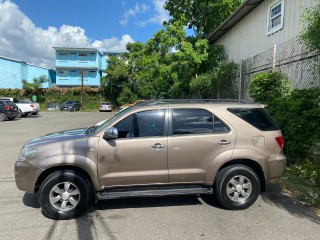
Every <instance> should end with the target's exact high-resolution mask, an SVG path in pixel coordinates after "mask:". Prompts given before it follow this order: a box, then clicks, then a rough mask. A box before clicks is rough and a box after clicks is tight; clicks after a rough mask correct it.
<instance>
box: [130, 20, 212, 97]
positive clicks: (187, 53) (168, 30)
mask: <svg viewBox="0 0 320 240" xmlns="http://www.w3.org/2000/svg"><path fill="white" fill-rule="evenodd" d="M207 49H208V42H207V40H205V39H199V40H197V41H194V42H190V41H189V39H188V38H186V33H185V31H184V24H183V20H181V21H175V22H171V23H170V24H168V23H165V24H164V29H161V30H160V31H158V32H157V33H155V34H154V36H153V38H151V39H149V40H148V41H147V42H146V43H145V44H142V43H131V44H128V46H127V50H128V51H129V53H128V54H127V58H128V63H129V66H130V67H129V68H130V75H131V78H132V79H133V80H134V84H135V87H136V89H135V91H136V93H137V94H138V96H139V97H140V96H142V97H143V98H168V97H187V96H189V95H190V85H189V83H190V80H191V79H192V78H193V77H194V76H196V75H197V74H198V72H199V69H200V66H201V64H202V63H203V62H205V61H206V60H207V58H208V53H207Z"/></svg>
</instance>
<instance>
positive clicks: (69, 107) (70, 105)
mask: <svg viewBox="0 0 320 240" xmlns="http://www.w3.org/2000/svg"><path fill="white" fill-rule="evenodd" d="M81 109H82V106H81V103H80V102H79V101H77V100H68V101H66V102H65V103H64V104H62V106H61V108H60V110H61V111H70V112H75V111H79V110H81Z"/></svg>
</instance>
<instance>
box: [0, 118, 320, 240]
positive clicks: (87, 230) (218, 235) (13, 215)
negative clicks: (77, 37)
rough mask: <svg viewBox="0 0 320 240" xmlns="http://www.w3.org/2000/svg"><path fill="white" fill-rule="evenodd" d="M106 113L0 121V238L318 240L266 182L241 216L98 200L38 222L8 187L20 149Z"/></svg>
mask: <svg viewBox="0 0 320 240" xmlns="http://www.w3.org/2000/svg"><path fill="white" fill-rule="evenodd" d="M112 115H113V114H112V113H98V112H97V113H82V112H74V113H69V112H62V113H61V112H41V114H40V115H38V116H30V117H28V118H24V119H17V120H15V121H5V122H0V146H1V147H0V162H1V167H0V187H1V188H0V191H1V194H0V216H1V217H0V239H44V240H47V239H86V240H90V239H113V240H116V239H252V240H253V239H282V240H283V239H299V240H301V239H308V240H311V239H317V240H318V239H320V218H319V217H318V216H316V215H315V214H313V213H312V211H311V210H310V209H309V208H307V207H304V206H302V205H300V204H298V203H296V202H295V201H294V200H293V199H291V198H290V196H288V195H286V194H285V193H283V192H282V191H281V189H280V188H278V187H277V186H274V185H272V184H268V186H267V192H266V193H262V194H261V196H260V197H259V199H258V200H257V202H256V203H255V204H254V205H253V206H252V207H251V208H249V209H247V210H243V211H227V210H225V209H223V208H221V207H220V206H219V205H218V204H217V203H216V202H215V201H213V199H212V198H211V197H210V196H206V197H196V196H187V197H164V198H136V199H121V200H106V201H101V202H98V203H97V204H96V205H94V206H92V208H91V209H89V210H88V211H87V212H86V213H85V214H84V215H82V216H81V217H80V218H78V219H74V220H67V221H54V220H50V219H48V218H46V217H44V216H43V214H42V213H41V209H40V208H39V204H38V202H37V196H36V195H34V194H28V193H25V192H22V191H20V190H18V189H17V188H16V185H15V180H14V168H13V165H14V162H15V161H16V159H17V157H18V154H19V151H20V149H21V147H22V145H23V144H24V143H25V142H26V141H28V140H30V139H32V138H35V137H38V136H41V135H44V134H47V133H51V132H56V131H59V130H65V129H72V128H78V127H86V126H92V125H94V124H95V123H96V122H99V121H101V120H103V119H107V118H109V117H111V116H112Z"/></svg>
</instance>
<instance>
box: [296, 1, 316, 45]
mask: <svg viewBox="0 0 320 240" xmlns="http://www.w3.org/2000/svg"><path fill="white" fill-rule="evenodd" d="M316 2H317V4H316V5H315V6H314V7H313V8H308V9H306V10H305V12H304V13H303V14H302V21H303V28H302V31H301V34H300V38H301V39H302V40H303V41H304V42H305V44H306V45H307V46H308V47H309V49H311V50H320V37H319V36H320V17H319V16H320V1H319V0H316Z"/></svg>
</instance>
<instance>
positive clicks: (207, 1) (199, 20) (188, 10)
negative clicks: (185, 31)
mask: <svg viewBox="0 0 320 240" xmlns="http://www.w3.org/2000/svg"><path fill="white" fill-rule="evenodd" d="M242 2H243V0H219V1H212V0H184V1H181V0H167V1H166V3H165V5H164V8H165V9H166V10H168V11H169V12H170V15H171V16H172V20H170V21H177V20H181V19H182V20H183V23H184V25H185V26H188V28H189V29H193V30H194V32H195V34H196V36H199V37H200V38H203V37H205V36H207V35H208V34H209V33H211V32H212V31H213V30H214V29H215V28H217V27H218V26H219V25H220V24H221V23H222V22H223V21H224V20H226V19H227V18H228V17H229V16H230V15H231V13H232V12H233V11H234V10H236V9H237V8H238V7H239V6H240V4H241V3H242Z"/></svg>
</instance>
